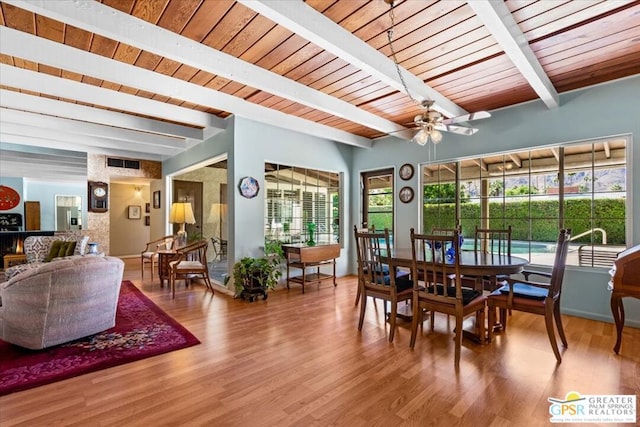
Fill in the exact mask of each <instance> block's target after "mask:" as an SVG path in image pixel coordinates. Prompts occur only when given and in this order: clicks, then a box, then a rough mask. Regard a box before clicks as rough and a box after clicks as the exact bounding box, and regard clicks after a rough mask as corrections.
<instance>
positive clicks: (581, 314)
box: [562, 309, 640, 328]
mask: <svg viewBox="0 0 640 427" xmlns="http://www.w3.org/2000/svg"><path fill="white" fill-rule="evenodd" d="M562 314H566V315H569V316H576V317H582V318H583V319H589V320H596V321H598V322H604V323H613V317H612V316H603V315H600V314H594V313H589V312H587V311H580V310H571V309H569V310H566V309H563V310H562ZM624 326H625V327H627V326H630V327H632V328H640V321H638V320H634V319H626V321H625V323H624Z"/></svg>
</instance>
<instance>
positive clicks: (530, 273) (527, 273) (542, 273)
mask: <svg viewBox="0 0 640 427" xmlns="http://www.w3.org/2000/svg"><path fill="white" fill-rule="evenodd" d="M520 274H522V275H523V276H524V280H529V276H541V277H546V278H547V279H551V273H548V272H546V271H539V270H522V272H521V273H520Z"/></svg>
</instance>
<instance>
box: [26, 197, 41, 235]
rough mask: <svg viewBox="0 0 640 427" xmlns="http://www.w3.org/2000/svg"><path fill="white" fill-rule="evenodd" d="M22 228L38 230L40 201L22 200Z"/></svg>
mask: <svg viewBox="0 0 640 427" xmlns="http://www.w3.org/2000/svg"><path fill="white" fill-rule="evenodd" d="M24 230H25V231H37V230H40V202H24Z"/></svg>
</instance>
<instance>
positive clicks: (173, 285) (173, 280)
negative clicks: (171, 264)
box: [169, 273, 176, 299]
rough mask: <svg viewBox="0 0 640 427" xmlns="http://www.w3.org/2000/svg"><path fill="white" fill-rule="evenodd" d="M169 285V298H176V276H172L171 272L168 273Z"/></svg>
mask: <svg viewBox="0 0 640 427" xmlns="http://www.w3.org/2000/svg"><path fill="white" fill-rule="evenodd" d="M169 286H171V298H172V299H175V298H176V278H175V277H173V274H171V273H170V274H169Z"/></svg>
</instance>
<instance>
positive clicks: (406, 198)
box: [399, 187, 413, 203]
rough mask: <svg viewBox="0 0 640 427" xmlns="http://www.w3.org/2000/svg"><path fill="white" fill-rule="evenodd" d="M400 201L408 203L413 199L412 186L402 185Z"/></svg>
mask: <svg viewBox="0 0 640 427" xmlns="http://www.w3.org/2000/svg"><path fill="white" fill-rule="evenodd" d="M399 196H400V201H401V202H402V203H409V202H410V201H412V200H413V188H411V187H402V188H401V189H400V193H399Z"/></svg>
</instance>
